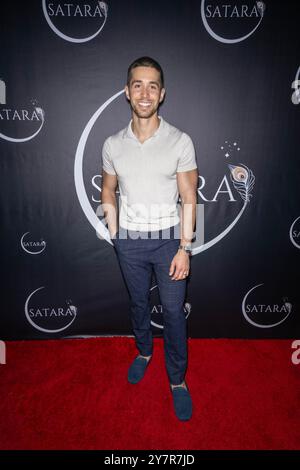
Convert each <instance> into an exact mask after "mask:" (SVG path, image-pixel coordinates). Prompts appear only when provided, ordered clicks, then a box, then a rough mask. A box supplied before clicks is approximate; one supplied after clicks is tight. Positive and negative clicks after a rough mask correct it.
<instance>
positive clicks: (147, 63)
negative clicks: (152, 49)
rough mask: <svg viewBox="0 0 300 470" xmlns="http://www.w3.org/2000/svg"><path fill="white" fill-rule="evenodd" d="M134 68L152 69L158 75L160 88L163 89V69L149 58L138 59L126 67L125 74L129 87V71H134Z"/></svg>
mask: <svg viewBox="0 0 300 470" xmlns="http://www.w3.org/2000/svg"><path fill="white" fill-rule="evenodd" d="M136 67H153V68H154V69H156V70H157V71H158V72H159V73H160V84H161V87H162V88H164V73H163V69H162V68H161V66H160V65H159V63H158V62H157V61H156V60H154V59H152V58H151V57H147V56H144V57H140V58H139V59H136V60H134V61H133V62H132V64H130V65H129V67H128V72H127V85H128V86H129V84H130V80H131V71H132V70H133V69H135V68H136Z"/></svg>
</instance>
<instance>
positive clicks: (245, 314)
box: [242, 283, 291, 328]
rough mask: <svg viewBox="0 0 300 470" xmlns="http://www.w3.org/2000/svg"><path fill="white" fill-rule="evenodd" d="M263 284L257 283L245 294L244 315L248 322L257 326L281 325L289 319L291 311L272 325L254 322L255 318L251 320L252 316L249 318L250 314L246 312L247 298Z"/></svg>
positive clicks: (271, 326)
mask: <svg viewBox="0 0 300 470" xmlns="http://www.w3.org/2000/svg"><path fill="white" fill-rule="evenodd" d="M263 285H264V284H263V283H262V284H257V285H256V286H254V287H252V289H250V290H249V291H248V292H247V294H246V295H245V297H244V299H243V303H242V311H243V315H244V317H245V318H246V320H247V322H248V323H250V324H251V325H253V326H256V327H258V328H273V327H274V326H277V325H280V323H283V322H284V321H285V320H286V319H287V317H288V316H289V314H290V313H291V312H288V314H287V315H286V316H285V317H284V318H283V319H282V320H280V321H279V322H277V323H272V324H271V325H261V324H260V323H256V322H254V321H253V320H251V318H249V317H248V315H247V313H246V308H245V306H246V300H247V298H248V296H249V294H250V293H251V292H252V291H254V289H256V288H257V287H260V286H263Z"/></svg>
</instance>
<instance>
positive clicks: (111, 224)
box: [101, 189, 119, 237]
mask: <svg viewBox="0 0 300 470" xmlns="http://www.w3.org/2000/svg"><path fill="white" fill-rule="evenodd" d="M101 201H102V202H101V205H102V209H103V214H104V217H105V221H106V223H107V226H108V230H109V233H110V236H111V237H113V236H114V235H115V233H116V232H117V230H118V225H119V224H118V215H117V213H118V210H117V198H116V193H115V192H112V191H109V190H105V189H103V190H102V198H101Z"/></svg>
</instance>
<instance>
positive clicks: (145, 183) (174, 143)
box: [102, 117, 197, 231]
mask: <svg viewBox="0 0 300 470" xmlns="http://www.w3.org/2000/svg"><path fill="white" fill-rule="evenodd" d="M159 119H160V124H159V126H158V128H157V130H156V131H155V132H154V134H153V135H152V136H151V137H150V138H149V139H147V140H146V141H145V142H143V143H141V142H140V141H139V140H138V138H137V137H136V136H135V134H134V133H133V130H132V127H131V124H132V119H131V121H130V123H129V125H128V126H127V127H126V128H125V129H122V130H121V131H119V132H118V133H116V134H114V135H112V136H110V137H108V138H107V139H106V140H105V142H104V145H103V149H102V163H103V170H104V171H106V173H108V174H110V175H116V176H117V178H118V185H119V192H120V216H119V225H120V226H121V227H123V228H125V229H128V230H137V231H154V230H155V231H156V230H162V229H166V228H169V227H172V226H173V225H176V224H178V223H179V221H180V217H179V205H178V197H179V193H178V187H177V179H176V173H178V172H183V171H190V170H194V169H196V168H197V163H196V159H195V150H194V145H193V142H192V140H191V138H190V137H189V136H188V135H187V134H185V133H184V132H181V131H180V130H179V129H177V128H176V127H174V126H172V125H170V124H168V123H167V122H166V121H165V120H164V119H163V118H162V117H159Z"/></svg>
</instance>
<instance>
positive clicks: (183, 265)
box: [169, 250, 190, 281]
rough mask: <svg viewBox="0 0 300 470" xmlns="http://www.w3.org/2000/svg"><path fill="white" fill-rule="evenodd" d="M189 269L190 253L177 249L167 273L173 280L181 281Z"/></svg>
mask: <svg viewBox="0 0 300 470" xmlns="http://www.w3.org/2000/svg"><path fill="white" fill-rule="evenodd" d="M189 271H190V255H189V254H188V253H186V252H185V251H183V250H178V252H177V253H176V255H175V256H174V258H173V260H172V263H171V266H170V271H169V275H170V276H172V280H173V281H181V280H182V279H185V278H186V277H187V276H188V275H189Z"/></svg>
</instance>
